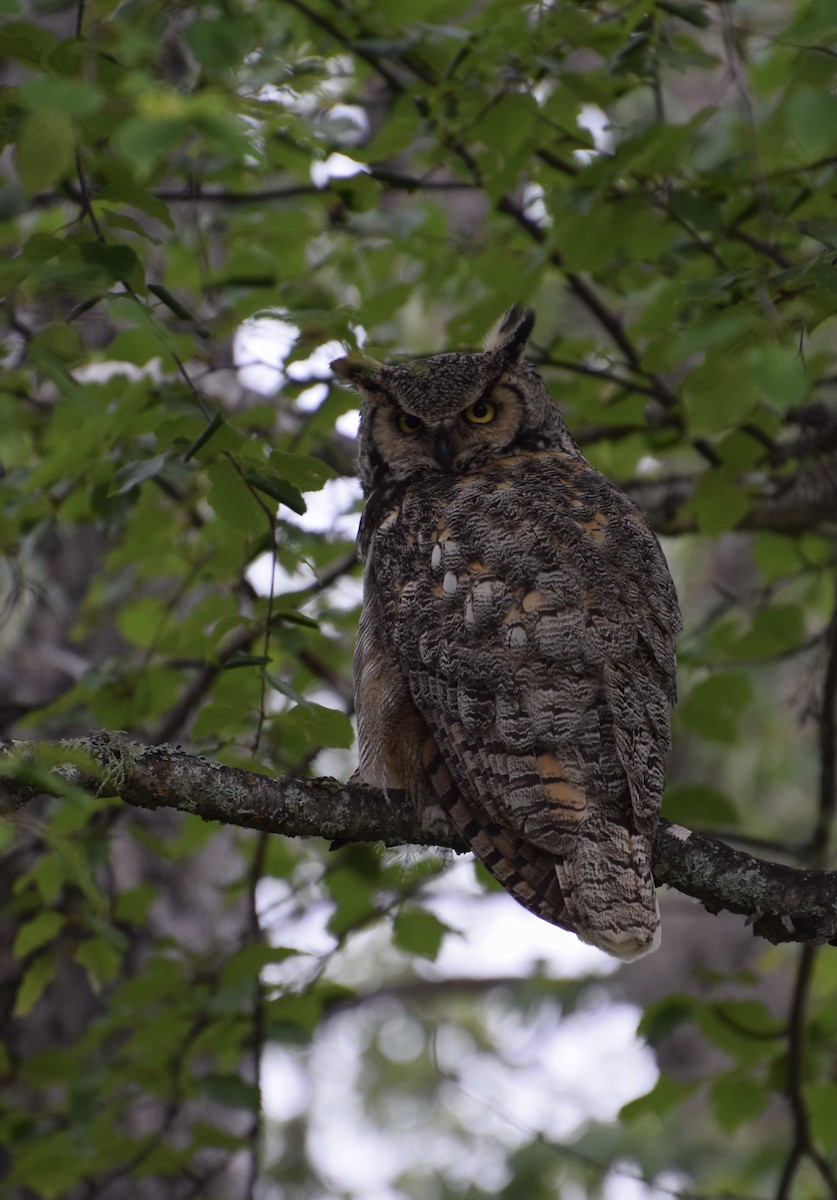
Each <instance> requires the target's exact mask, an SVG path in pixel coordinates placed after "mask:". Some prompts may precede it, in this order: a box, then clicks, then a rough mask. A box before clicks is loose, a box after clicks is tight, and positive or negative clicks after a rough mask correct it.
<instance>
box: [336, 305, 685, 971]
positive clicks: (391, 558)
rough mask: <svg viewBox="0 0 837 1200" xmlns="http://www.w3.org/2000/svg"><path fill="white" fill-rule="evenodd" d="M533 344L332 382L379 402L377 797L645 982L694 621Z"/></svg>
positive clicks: (362, 670) (372, 639) (368, 750)
mask: <svg viewBox="0 0 837 1200" xmlns="http://www.w3.org/2000/svg"><path fill="white" fill-rule="evenodd" d="M533 325H534V314H533V313H532V312H525V311H523V309H521V308H520V307H515V308H512V309H511V310H510V311H509V312H508V313H507V314H506V315H505V317H504V318H503V319H502V320H501V321H500V322H499V323H498V325H497V326H496V327H495V329H494V330H493V331H492V333H491V334H489V337H488V339H487V340H486V347H485V350H484V351H483V352H477V353H470V352H459V351H456V352H452V353H446V354H436V355H433V356H432V357H430V358H424V359H419V360H416V361H411V362H405V363H397V364H393V365H388V364H383V363H378V362H374V361H371V360H369V359H362V360H355V359H353V358H341V359H338V360H337V361H336V362H335V363H333V364H332V368H333V370H334V373H335V375H336V376H337V377H338V378H340V379H342V380H345V381H347V382H349V383H351V384H352V385H354V386H355V387H356V388H357V389H358V390H359V391H361V392H362V394H363V403H362V407H361V424H360V435H359V439H360V440H359V469H360V480H361V483H362V486H363V491H364V494H365V497H366V507H365V511H364V514H363V519H362V523H361V531H360V535H359V546H360V551H361V554H362V556H363V558H364V560H365V571H364V607H363V613H362V616H361V620H360V629H359V634H358V643H357V650H356V654H355V700H356V708H357V719H358V741H359V746H360V767H359V771H358V778H359V779H361V780H363V781H364V782H366V783H369V784H371V785H375V786H378V787H382V788H384V789H385V790H386V791H387V794H389V795H392V793H393V792H395V791H397V790H398V789H406V791H407V793H408V794H409V795H410V796H411V797H412V798H413V799H414V800H415V801H416V802H417V803H420V804H424V805H426V804H437V803H441V805H442V806H443V807H444V808H445V809H446V810H447V812H448V814H449V816H450V819H451V820H452V822H453V824H454V825H455V827H456V828H457V829H458V830H459V832H460V833H461V834H462V835H463V836H464V838H465V839H466V840H467V841H468V842H469V843H470V844H471V847H472V848H473V850H474V853H475V854H476V856H477V858H479V859H480V861H481V862H482V863H484V865H485V866H486V867H487V868H488V870H489V871H490V872H491V874H492V875H493V876H494V877H495V878H496V879H497V880H499V882H500V883H501V884H502V885H503V886H504V887H505V888H506V889H507V890H508V891H509V892H511V894H512V895H513V896H514V897H515V899H517V900H519V901H520V903H521V904H523V905H525V907H526V908H528V909H530V910H531V911H532V912H534V913H536V914H537V915H538V916H539V917H543V918H544V919H545V920H547V921H551V922H552V923H553V924H555V925H560V926H562V927H563V928H565V929H571V930H573V931H574V932H575V933H576V934H577V935H578V936H579V937H580V938H581V939H582V941H585V942H590V943H592V944H593V945H596V946H599V947H601V948H602V949H603V950H606V951H607V952H608V953H610V954H613V955H616V956H617V957H619V958H622V959H632V958H637V957H639V956H640V955H641V954H645V953H647V952H649V951H651V950H654V949H656V947H657V945H658V944H659V940H660V933H659V923H660V918H659V910H658V907H657V901H656V896H655V892H654V881H653V878H652V876H651V867H650V858H651V843H652V839H653V835H654V829H655V827H656V824H657V816H658V813H659V808H660V800H661V797H662V791H663V759H664V755H665V753H666V751H667V750H668V748H669V744H670V734H669V705H670V704H671V703H673V702H674V700H675V661H674V638H675V636H676V635H677V633H678V632H679V630H680V628H681V623H680V614H679V612H678V608H677V597H676V594H675V590H674V585H673V583H672V581H671V577H670V575H669V572H668V568H667V566H666V562H665V559H664V557H663V554H662V551H661V550H660V546H659V543H658V542H657V539H656V538H655V536H654V534H653V533H652V532H651V530H650V529H649V527H648V525H647V524H646V521H645V519H644V517H643V516H642V513H641V512H640V511H639V509H637V508H636V507H635V505H634V504H633V503H632V502H631V501H630V500H629V499H627V497H625V496H624V495H622V494H621V493H620V492H618V491H616V489H615V488H613V487H612V486H611V485H610V484H609V483H608V481H607V480H606V479H605V478H604V477H603V476H602V475H600V474H599V473H598V472H597V471H595V470H594V469H593V467H591V466H590V464H589V463H588V462H587V460H586V459H585V458H584V457H583V455H582V454H581V451H580V450H579V449H578V447H577V446H576V444H575V442H574V441H573V439H572V437H571V436H570V434H569V432H568V430H567V427H566V425H565V424H564V421H563V419H562V418H561V415H560V413H559V412H558V409H557V408H556V406H555V404H554V403H553V401H552V399H551V397H550V395H549V393H548V392H547V390H546V386H545V384H544V382H543V380H542V379H541V377H540V376H539V375H538V373H537V371H535V370H534V368H533V367H532V366H530V365H529V364H527V363H526V362H524V361H523V350H524V348H525V345H526V342H527V340H528V338H529V335H530V333H531V331H532V327H533Z"/></svg>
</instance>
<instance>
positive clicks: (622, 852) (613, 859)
mask: <svg viewBox="0 0 837 1200" xmlns="http://www.w3.org/2000/svg"><path fill="white" fill-rule="evenodd" d="M651 842H652V837H651V836H650V835H648V834H644V833H637V832H635V831H633V830H632V829H630V828H629V827H628V826H627V825H626V824H625V823H624V819H623V820H622V821H619V822H617V821H614V820H612V819H609V816H608V814H607V812H606V811H605V812H595V813H593V814H592V815H591V816H590V817H589V818H588V819H586V820H585V821H583V822H582V823H581V825H580V826H579V829H578V833H577V836H576V839H575V844H574V846H573V850H572V853H571V854H570V855H568V856H567V857H566V858H565V859H563V860H562V859H557V860H556V861H555V874H556V875H557V877H558V881H559V883H560V885H561V892H562V894H563V897H564V903H565V905H566V915H567V918H568V919H569V921H570V922H571V923H572V926H573V928H574V929H575V931H576V933H577V934H578V936H579V937H580V938H581V940H582V941H584V942H590V943H591V944H592V945H594V946H599V947H600V948H601V949H602V950H605V951H607V953H608V954H612V955H614V956H615V957H616V958H621V959H624V960H625V961H626V962H628V961H630V960H631V959H634V958H641V957H642V955H643V954H651V953H652V952H653V951H654V950H656V949H657V948H658V946H659V945H660V937H661V931H660V909H659V905H658V904H657V894H656V891H655V889H654V879H653V876H652V874H651Z"/></svg>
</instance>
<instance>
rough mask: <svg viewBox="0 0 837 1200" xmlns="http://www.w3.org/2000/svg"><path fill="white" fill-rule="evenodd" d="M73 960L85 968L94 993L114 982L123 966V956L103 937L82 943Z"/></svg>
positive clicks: (75, 951) (77, 948)
mask: <svg viewBox="0 0 837 1200" xmlns="http://www.w3.org/2000/svg"><path fill="white" fill-rule="evenodd" d="M73 958H74V959H75V960H76V962H77V963H80V964H81V966H83V967H84V969H85V971H86V972H87V978H88V979H89V980H90V986H91V987H92V989H93V991H94V992H99V991H101V989H102V987H103V986H104V984H106V983H110V982H111V981H112V980H114V979H115V978H116V976H117V975H118V973H119V968H120V966H121V965H122V955H121V954H120V953H119V951H118V950H116V949H115V948H114V947H113V946H112V945H111V944H110V942H109V941H108V940H107V939H106V938H102V937H97V938H89V939H88V940H87V941H85V942H82V943H81V944H80V945H79V946H77V947H76V949H75V950H74V951H73Z"/></svg>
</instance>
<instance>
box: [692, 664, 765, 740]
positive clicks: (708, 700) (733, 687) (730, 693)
mask: <svg viewBox="0 0 837 1200" xmlns="http://www.w3.org/2000/svg"><path fill="white" fill-rule="evenodd" d="M752 696H753V689H752V685H751V683H750V680H749V679H748V678H747V676H746V675H741V674H738V673H735V672H731V671H724V672H719V673H718V674H716V675H713V676H712V677H711V678H710V679H705V680H704V681H703V682H702V683H699V684H697V685H696V686H695V687H693V688H692V690H691V692H689V694H688V696H687V697H686V699H685V700H684V701H683V702H682V704H681V705H680V707H679V709H678V710H677V711H678V715H679V719H680V721H681V722H682V723H683V724H684V725H685V726H686V728H687V729H693V730H694V731H695V733H699V734H700V736H701V737H703V738H706V739H707V741H714V742H726V743H728V744H733V743H734V742H736V741H737V740H738V721H739V719H740V718H741V715H742V713H743V712H744V710H745V709H746V708H747V706H748V704H749V703H750V701H751V700H752Z"/></svg>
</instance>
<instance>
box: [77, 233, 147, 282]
mask: <svg viewBox="0 0 837 1200" xmlns="http://www.w3.org/2000/svg"><path fill="white" fill-rule="evenodd" d="M80 252H81V257H82V258H83V259H84V261H85V262H88V263H92V264H93V265H95V266H97V267H101V268H102V270H103V271H105V272H106V273H107V274H108V275H109V276H110V278H111V280H112V281H113V283H127V284H129V285H130V286H131V287H134V288H135V289H136V290H138V291H139V290H142V289H144V287H145V273H144V272H143V269H142V266H141V264H140V261H139V259H138V258H137V255H136V252H135V251H134V250H132V249H131V247H130V246H120V245H105V244H104V243H103V242H85V243H84V244H83V245H82V246H81V247H80Z"/></svg>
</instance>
